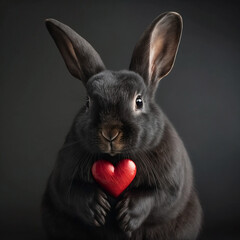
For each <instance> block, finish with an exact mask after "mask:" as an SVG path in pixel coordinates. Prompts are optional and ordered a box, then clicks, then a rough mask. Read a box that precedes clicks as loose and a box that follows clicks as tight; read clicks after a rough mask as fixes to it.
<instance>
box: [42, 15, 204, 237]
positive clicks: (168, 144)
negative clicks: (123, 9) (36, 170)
mask: <svg viewBox="0 0 240 240" xmlns="http://www.w3.org/2000/svg"><path fill="white" fill-rule="evenodd" d="M47 26H48V29H49V31H50V33H51V35H52V36H53V38H54V40H55V42H56V44H57V46H58V48H59V50H60V52H61V54H62V55H63V57H64V60H65V63H66V64H67V67H68V69H69V70H70V72H71V73H72V74H73V75H74V76H76V77H78V78H80V79H81V80H82V81H83V82H84V84H85V87H86V89H87V93H88V96H89V100H88V101H87V104H86V106H84V107H83V108H82V109H81V110H80V112H79V113H78V115H77V117H76V118H75V120H74V123H73V125H72V128H71V130H70V132H69V134H68V136H67V138H66V140H65V143H64V146H63V147H62V149H61V150H60V152H59V155H58V159H57V161H56V164H55V167H54V170H53V171H52V174H51V176H50V178H49V181H48V186H47V189H46V191H45V194H44V197H43V204H42V210H43V222H44V226H45V228H46V231H47V234H48V237H49V239H56V240H57V239H68V240H75V239H81V240H82V239H83V240H84V239H89V240H90V239H104V240H107V239H109V240H110V239H111V240H112V239H116V240H118V239H119V240H120V239H122V240H124V239H136V240H141V239H147V240H155V239H156V240H157V239H158V240H159V239H162V240H193V239H196V237H197V234H198V232H199V228H200V223H201V206H200V203H199V200H198V197H197V194H196V192H195V190H194V187H193V178H192V167H191V163H190V160H189V158H188V155H187V152H186V150H185V147H184V145H183V143H182V141H181V139H180V138H179V136H178V134H177V133H176V131H175V129H174V127H173V126H172V125H171V123H170V122H169V120H168V119H167V118H166V116H165V115H164V114H163V113H162V111H161V109H160V108H159V107H158V106H157V105H156V103H155V101H154V92H155V90H156V87H157V83H158V80H159V79H160V78H162V77H163V76H164V75H166V74H167V73H168V72H169V71H170V69H171V67H172V64H173V61H174V58H175V54H176V51H177V46H178V42H179V39H180V34H181V29H180V31H179V30H178V28H177V27H180V28H181V18H180V16H179V15H177V14H176V13H167V14H163V15H160V16H159V17H158V18H157V19H155V21H154V22H153V23H152V25H151V26H150V27H149V28H148V30H147V31H146V32H145V35H143V38H142V39H141V40H140V43H139V44H138V45H137V47H136V48H135V50H134V53H133V59H132V62H131V66H130V70H131V71H127V70H126V71H119V72H113V71H107V70H105V67H104V65H103V63H102V61H101V59H100V57H99V55H98V54H97V53H96V52H95V51H94V50H93V49H92V47H91V46H90V45H89V44H88V43H87V42H86V41H85V40H84V39H82V38H81V37H80V36H78V35H76V33H75V32H73V30H71V29H70V28H68V27H67V26H65V25H63V24H61V23H59V22H57V21H55V20H49V21H48V22H47ZM171 26H173V30H172V29H171ZM166 28H167V31H166ZM159 29H160V30H159ZM161 31H162V32H161ZM169 34H172V35H171V36H169ZM156 35H159V36H158V38H157V40H156ZM166 36H167V38H168V37H169V38H168V39H173V40H171V41H172V43H171V42H170V43H169V42H167V43H166V46H165V45H164V38H166ZM76 39H78V41H77V42H76ZM159 39H160V42H161V43H162V42H163V45H162V46H161V47H162V48H163V49H165V50H164V51H165V52H167V54H166V53H165V55H167V58H164V56H165V55H163V56H161V59H160V62H159V59H158V57H159V51H158V49H157V50H156V48H155V46H157V47H158V48H159V42H158V40H159ZM154 41H157V42H156V43H154ZM147 42H148V43H149V42H150V50H149V49H147V47H149V44H147ZM151 44H153V45H152V47H153V48H151ZM144 48H146V49H147V50H146V49H144ZM151 49H154V51H153V52H151V51H152V50H151ZM142 52H143V53H142ZM146 53H148V55H149V56H150V57H149V59H145V61H144V62H143V60H144V59H143V58H144V57H145V56H146ZM169 59H170V60H169ZM76 61H78V62H80V64H81V63H82V66H81V65H80V64H79V63H76ZM156 62H157V63H158V65H160V66H161V67H160V68H159V67H158V66H157V65H156ZM124 158H129V159H131V160H133V161H134V163H135V164H136V166H137V174H136V177H135V178H134V180H133V181H132V183H131V184H130V185H129V187H128V188H127V189H126V190H125V191H124V192H123V193H122V194H121V195H120V196H119V197H117V198H114V197H112V196H110V195H109V194H108V193H106V192H104V191H103V190H101V189H100V187H99V185H98V184H97V183H96V182H95V180H94V178H93V176H92V174H91V168H92V165H93V163H94V162H95V161H97V160H99V159H105V160H108V161H110V162H111V163H113V164H114V165H115V164H117V163H118V162H119V161H121V160H122V159H124Z"/></svg>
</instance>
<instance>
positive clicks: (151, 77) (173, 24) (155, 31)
mask: <svg viewBox="0 0 240 240" xmlns="http://www.w3.org/2000/svg"><path fill="white" fill-rule="evenodd" d="M181 33H182V18H181V16H180V15H179V14H178V13H175V12H168V13H163V14H161V15H160V16H158V17H157V18H156V19H155V20H154V21H153V22H152V23H151V24H150V26H149V27H148V28H147V29H146V31H145V32H144V33H143V35H142V37H141V38H140V40H139V42H138V43H137V45H136V47H135V49H134V51H133V56H132V60H131V64H130V67H129V68H130V70H132V71H135V72H137V73H139V74H140V75H141V76H142V77H143V79H144V80H145V81H146V83H147V85H149V86H151V87H153V88H155V87H156V86H157V83H158V82H159V80H160V79H161V78H163V77H164V76H166V75H167V74H168V73H169V72H170V70H171V69H172V67H173V64H174V60H175V57H176V53H177V49H178V45H179V42H180V38H181Z"/></svg>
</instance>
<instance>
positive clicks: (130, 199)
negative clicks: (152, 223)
mask: <svg viewBox="0 0 240 240" xmlns="http://www.w3.org/2000/svg"><path fill="white" fill-rule="evenodd" d="M153 206H154V195H153V193H152V192H147V193H146V192H143V191H141V192H138V191H129V192H127V193H126V194H125V195H124V196H123V198H122V199H121V200H120V201H119V202H118V204H117V205H116V209H117V212H118V214H117V220H118V222H119V227H120V228H121V229H122V230H123V231H124V232H125V233H126V234H127V235H128V236H129V237H131V235H132V232H133V231H135V230H136V229H138V228H139V227H140V226H141V224H142V223H143V222H144V220H146V219H147V217H148V216H149V214H150V212H151V210H152V209H153Z"/></svg>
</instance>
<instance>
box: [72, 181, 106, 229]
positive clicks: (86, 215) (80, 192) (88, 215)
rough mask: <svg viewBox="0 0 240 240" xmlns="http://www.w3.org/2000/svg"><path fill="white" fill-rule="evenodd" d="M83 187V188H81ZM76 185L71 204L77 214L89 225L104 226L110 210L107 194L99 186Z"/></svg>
mask: <svg viewBox="0 0 240 240" xmlns="http://www.w3.org/2000/svg"><path fill="white" fill-rule="evenodd" d="M81 187H82V188H81ZM81 187H80V186H78V188H76V186H75V189H74V190H75V193H73V194H72V196H71V200H70V201H72V202H71V204H70V205H71V206H72V207H73V209H75V211H76V213H77V216H78V217H79V218H80V219H81V220H83V221H84V222H85V223H87V224H88V225H92V226H102V225H104V224H105V217H106V215H107V212H108V211H109V210H110V204H109V202H108V200H107V195H106V194H105V193H104V192H103V191H102V190H100V189H99V188H97V187H93V186H91V185H87V186H84V187H83V186H81Z"/></svg>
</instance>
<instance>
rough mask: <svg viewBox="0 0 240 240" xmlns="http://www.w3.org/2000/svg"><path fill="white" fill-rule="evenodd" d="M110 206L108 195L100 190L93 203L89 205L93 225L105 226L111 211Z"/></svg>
mask: <svg viewBox="0 0 240 240" xmlns="http://www.w3.org/2000/svg"><path fill="white" fill-rule="evenodd" d="M110 207H111V206H110V204H109V202H108V200H107V195H106V194H105V193H104V192H103V191H101V190H98V191H97V193H96V195H95V196H94V198H93V201H92V202H90V203H89V212H90V219H91V225H94V226H97V227H100V226H103V225H104V224H105V217H106V215H107V212H108V211H109V210H110Z"/></svg>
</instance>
